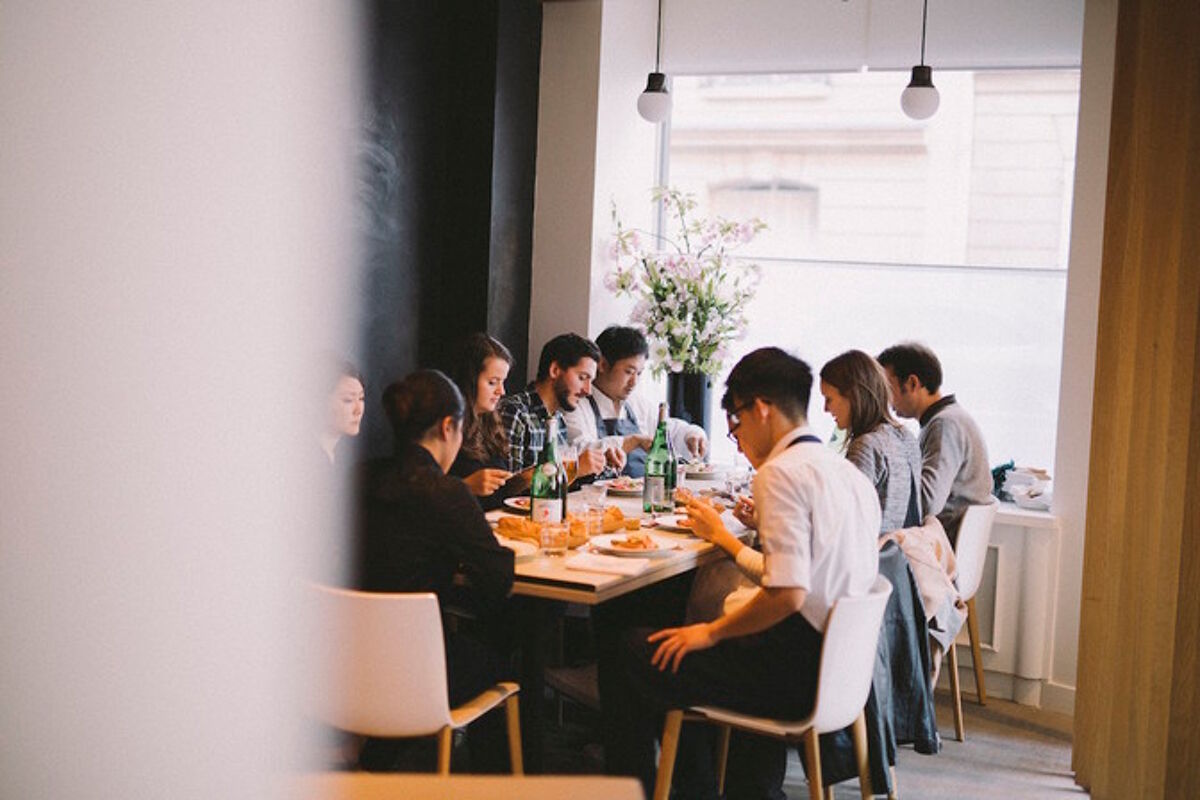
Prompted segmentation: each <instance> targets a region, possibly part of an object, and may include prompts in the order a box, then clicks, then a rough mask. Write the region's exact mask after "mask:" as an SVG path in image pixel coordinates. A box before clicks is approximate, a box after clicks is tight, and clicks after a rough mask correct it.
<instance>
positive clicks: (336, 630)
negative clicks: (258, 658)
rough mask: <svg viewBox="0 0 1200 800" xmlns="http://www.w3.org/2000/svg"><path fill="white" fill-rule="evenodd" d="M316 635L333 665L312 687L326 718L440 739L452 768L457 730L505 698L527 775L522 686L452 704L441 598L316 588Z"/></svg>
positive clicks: (517, 767)
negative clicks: (519, 695) (519, 699)
mask: <svg viewBox="0 0 1200 800" xmlns="http://www.w3.org/2000/svg"><path fill="white" fill-rule="evenodd" d="M315 594H316V606H317V607H316V609H315V611H316V613H315V615H314V617H315V620H316V626H317V627H316V629H315V634H316V638H317V641H318V642H319V643H320V645H321V648H320V652H319V653H317V654H314V658H316V659H320V658H322V657H323V658H324V659H325V666H326V667H327V671H326V672H324V673H323V674H321V681H320V683H318V684H316V685H314V686H313V687H312V689H311V690H310V692H311V702H310V708H311V710H312V712H313V714H314V716H316V717H317V718H318V719H320V720H321V721H323V722H326V723H328V724H329V725H332V726H334V727H336V728H339V729H341V730H344V731H349V732H351V733H357V734H360V735H363V736H380V737H408V736H434V735H436V736H437V737H438V757H437V770H438V773H439V774H441V775H448V774H449V773H450V746H451V742H452V738H453V732H454V731H455V730H459V729H461V728H464V727H466V726H467V725H469V724H470V723H472V722H474V721H475V720H476V719H478V718H479V717H481V716H483V715H484V714H486V713H487V712H489V711H491V710H492V709H493V708H496V707H497V706H499V705H500V704H501V703H503V704H504V707H505V711H506V713H507V717H508V720H507V721H508V749H509V756H510V758H511V759H512V771H513V774H514V775H520V774H523V772H524V768H523V765H522V761H521V732H520V724H519V722H520V720H519V712H518V706H517V693H518V692H519V691H520V687H519V686H518V685H517V684H515V683H497V684H496V685H495V686H493V687H492V688H490V689H488V690H487V691H485V692H483V693H482V694H480V695H479V696H478V697H476V698H474V699H473V700H471V701H469V702H467V703H465V704H463V705H461V706H459V707H458V708H450V702H449V696H448V690H447V685H446V654H445V649H444V645H443V643H442V618H441V614H440V612H439V610H438V600H437V596H436V595H433V594H429V593H423V594H382V593H374V592H355V591H350V590H347V589H334V588H331V587H327V586H317V587H315Z"/></svg>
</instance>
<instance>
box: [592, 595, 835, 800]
mask: <svg viewBox="0 0 1200 800" xmlns="http://www.w3.org/2000/svg"><path fill="white" fill-rule="evenodd" d="M651 633H653V629H647V628H640V629H634V630H632V631H629V632H628V634H627V635H626V637H625V639H624V643H623V648H622V650H621V653H620V671H619V673H618V674H619V679H620V680H621V681H622V684H621V685H620V687H619V688H618V689H617V690H616V691H614V692H613V693H612V697H611V701H612V702H611V704H610V707H609V708H608V709H606V715H608V716H609V717H610V720H611V724H612V725H613V727H614V729H617V730H621V731H623V735H621V736H620V737H619V738H617V739H615V740H614V741H613V743H612V745H610V744H609V743H608V742H607V741H606V743H605V744H606V748H607V747H609V746H611V747H612V748H613V749H612V750H611V752H610V751H608V750H606V759H607V763H608V766H609V770H610V772H614V773H616V774H622V775H632V776H634V777H636V778H638V779H639V780H640V781H641V782H642V786H643V788H644V790H645V791H646V794H647V796H650V794H651V793H652V792H653V790H654V778H655V774H656V765H655V748H654V740H655V737H656V736H657V735H658V734H659V732H660V731H661V730H662V720H663V715H664V714H665V712H666V711H668V710H670V709H675V708H683V707H685V706H691V705H714V706H719V707H721V708H727V709H730V710H731V711H740V712H742V713H746V714H754V715H759V716H764V717H770V718H773V719H802V718H804V717H806V716H808V714H809V713H811V711H812V707H813V701H814V699H815V697H816V688H817V670H818V667H819V664H820V660H821V639H822V637H821V634H820V633H819V632H818V631H817V630H816V629H814V628H813V627H812V626H811V625H810V624H809V623H808V621H807V620H805V619H804V618H803V617H802V616H801V615H800V614H793V615H792V616H790V617H788V618H787V619H785V620H783V621H782V622H780V623H778V624H776V625H775V626H773V627H772V628H770V629H768V630H766V631H763V632H761V633H758V634H755V635H753V636H744V637H740V638H738V639H731V640H727V641H724V642H721V643H720V644H718V645H717V646H716V647H712V648H709V649H708V650H700V651H696V652H693V653H689V654H688V655H686V656H684V658H683V661H682V663H681V664H680V666H679V672H678V673H672V672H671V671H670V669H669V668H668V669H667V670H666V671H660V670H659V669H658V668H656V667H653V666H651V664H650V658H651V657H652V656H653V654H654V651H655V650H656V649H657V647H658V644H657V643H650V642H647V641H646V637H647V636H649V634H651ZM714 743H715V733H714V730H713V729H712V728H711V726H707V725H696V724H685V725H684V728H683V733H682V735H681V737H680V745H679V757H678V759H677V761H676V766H675V775H676V778H675V781H674V783H675V786H676V795H677V796H679V797H716V796H717V795H716V775H715V752H714V751H715V747H714ZM786 753H787V750H786V748H785V746H784V745H783V744H782V743H781V742H776V741H774V740H771V739H766V738H763V737H756V736H738V735H735V736H734V737H733V738H732V740H731V743H730V757H729V766H728V772H727V775H726V794H725V796H726V798H728V799H729V800H733V799H734V798H739V800H740V798H765V797H771V798H775V797H782V796H783V794H782V790H781V786H782V783H783V776H784V770H785V765H786Z"/></svg>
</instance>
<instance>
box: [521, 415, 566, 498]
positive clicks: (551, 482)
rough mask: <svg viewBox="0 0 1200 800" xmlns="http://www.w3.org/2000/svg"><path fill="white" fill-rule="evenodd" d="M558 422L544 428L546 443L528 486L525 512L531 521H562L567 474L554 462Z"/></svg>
mask: <svg viewBox="0 0 1200 800" xmlns="http://www.w3.org/2000/svg"><path fill="white" fill-rule="evenodd" d="M557 437H558V420H557V419H551V420H550V424H549V426H547V428H546V444H545V446H544V447H543V448H542V452H541V453H540V454H539V455H538V463H537V468H536V469H534V471H533V478H532V479H531V480H530V483H529V501H530V502H529V513H530V517H531V518H532V519H533V521H534V522H562V521H563V520H564V519H565V518H566V516H567V471H566V470H565V469H563V465H562V464H561V463H560V462H559V460H558V455H557V453H556V449H555V442H556V440H557Z"/></svg>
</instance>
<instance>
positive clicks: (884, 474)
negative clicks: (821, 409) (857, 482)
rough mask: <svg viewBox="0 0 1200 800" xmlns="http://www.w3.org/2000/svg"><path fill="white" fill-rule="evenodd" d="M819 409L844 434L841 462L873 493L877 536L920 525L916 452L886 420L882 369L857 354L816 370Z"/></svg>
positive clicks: (910, 441) (901, 429)
mask: <svg viewBox="0 0 1200 800" xmlns="http://www.w3.org/2000/svg"><path fill="white" fill-rule="evenodd" d="M821 394H822V395H824V397H825V410H826V411H827V412H829V413H830V414H832V415H833V418H834V420H835V421H836V422H837V426H838V427H839V428H841V429H842V430H844V431H846V435H847V436H848V441H847V445H846V458H848V459H850V461H851V462H852V463H853V464H854V465H855V466H856V467H858V468H859V469H860V470H861V471H862V472H863V473H864V474H865V475H866V476H867V477H868V478H870V479H871V482H872V483H873V484H875V491H876V493H877V494H878V495H879V505H880V508H881V509H882V511H883V522H882V524H881V525H880V529H879V533H880V535H881V536H882V535H883V534H885V533H890V532H891V531H894V530H897V529H899V528H907V527H911V526H914V525H920V524H921V495H920V486H921V448H920V446H919V445H918V444H917V440H916V438H915V437H914V436H913V435H912V434H911V433H909V431H908V430H907V429H906V428H905V427H904V426H902V425H901V424H900V423H899V422H897V421H896V419H895V418H894V417H893V416H892V413H891V411H890V410H889V408H888V383H887V376H886V374H885V373H884V371H883V368H882V367H880V366H879V364H878V362H876V361H875V359H874V358H872V357H871V356H869V355H867V354H866V353H864V352H862V351H861V350H849V351H847V352H845V353H842V354H841V355H840V356H838V357H837V358H835V359H833V360H832V361H830V362H829V363H827V364H826V365H825V366H824V367H822V368H821Z"/></svg>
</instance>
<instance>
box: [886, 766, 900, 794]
mask: <svg viewBox="0 0 1200 800" xmlns="http://www.w3.org/2000/svg"><path fill="white" fill-rule="evenodd" d="M888 774H890V775H891V776H892V790H891V791H890V792H888V800H900V784H899V783H898V782H897V781H896V768H895V767H888Z"/></svg>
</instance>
